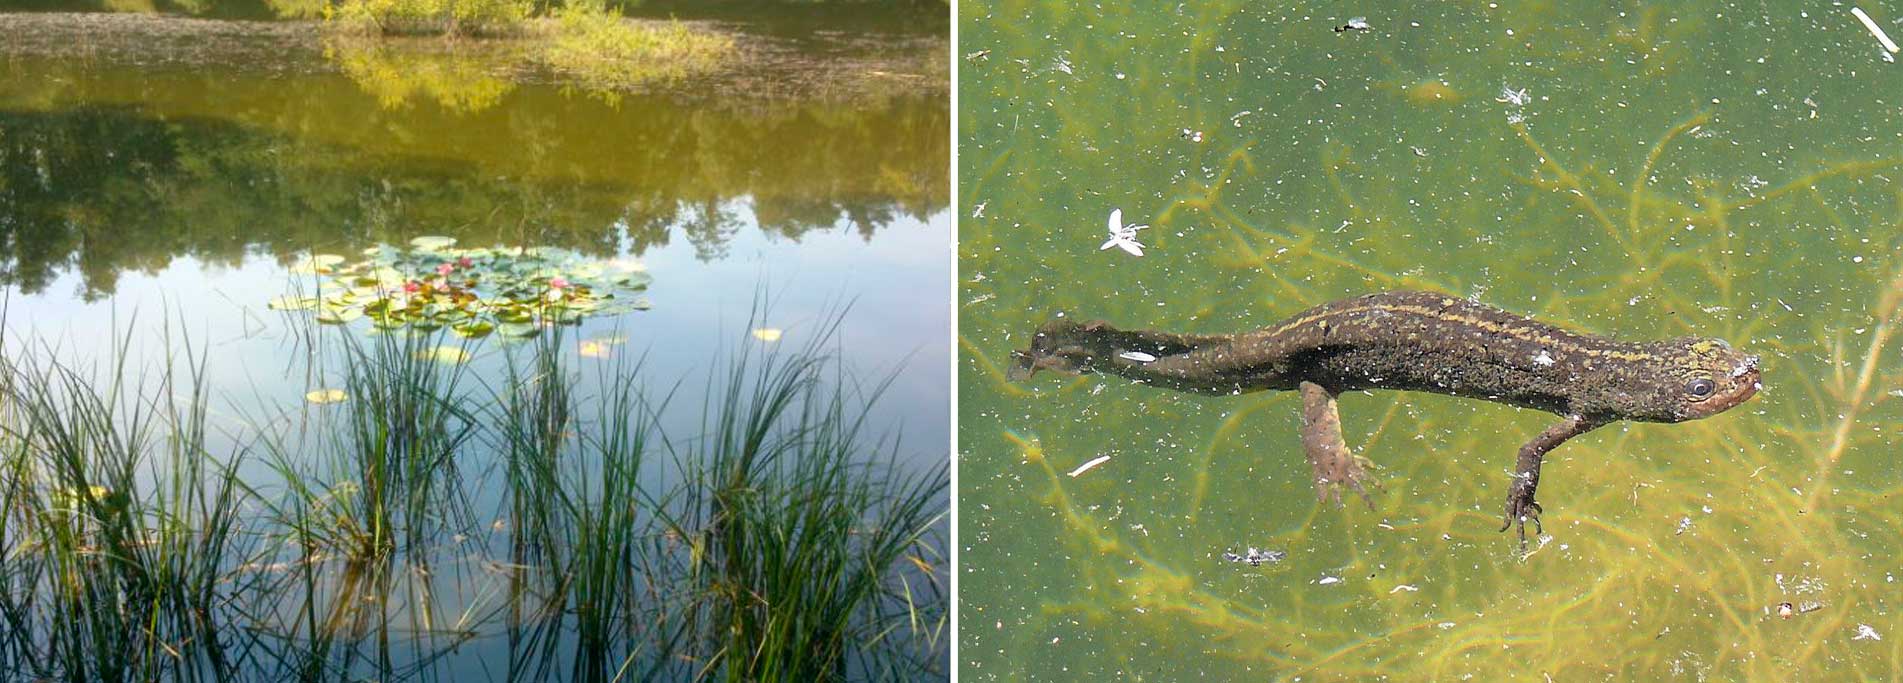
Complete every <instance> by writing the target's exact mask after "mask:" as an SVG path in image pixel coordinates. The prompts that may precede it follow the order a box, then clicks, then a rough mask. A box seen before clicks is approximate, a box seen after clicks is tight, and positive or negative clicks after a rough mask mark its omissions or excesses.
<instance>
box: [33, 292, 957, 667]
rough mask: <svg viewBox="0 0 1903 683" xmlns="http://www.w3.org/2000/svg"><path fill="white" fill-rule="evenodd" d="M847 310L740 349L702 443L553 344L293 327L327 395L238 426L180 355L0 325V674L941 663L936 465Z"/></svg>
mask: <svg viewBox="0 0 1903 683" xmlns="http://www.w3.org/2000/svg"><path fill="white" fill-rule="evenodd" d="M285 315H287V316H291V317H299V316H300V314H295V313H286V314H285ZM838 320H839V319H838V318H837V317H834V318H832V319H831V320H830V321H829V322H827V323H825V327H824V329H822V330H820V334H816V335H815V339H816V341H814V342H812V343H810V344H809V345H807V346H804V347H800V348H792V349H781V348H778V347H768V348H767V349H766V350H762V349H759V348H756V347H754V346H752V345H740V346H738V347H737V348H735V349H733V350H730V351H728V352H726V353H725V354H724V355H722V357H723V358H724V359H725V360H723V361H717V362H716V364H715V365H714V366H713V369H712V370H709V371H708V372H707V373H706V375H705V381H706V383H707V393H706V396H707V398H706V400H705V403H704V404H702V405H700V406H698V408H699V410H700V411H701V412H700V415H701V419H700V430H699V433H697V434H692V435H687V434H678V433H666V432H664V430H662V429H661V428H660V426H659V425H660V424H661V420H660V419H659V418H660V416H661V415H662V414H664V413H665V412H667V411H668V410H669V406H668V404H669V400H670V398H671V397H673V396H674V391H673V390H671V389H668V388H667V386H668V384H667V383H666V382H664V381H662V382H658V383H657V382H656V381H654V380H652V379H650V377H651V376H652V375H653V373H652V372H651V371H650V370H649V369H644V368H641V367H640V363H639V362H638V361H635V362H626V361H616V362H614V363H611V364H608V365H602V366H597V367H599V368H601V369H600V370H598V376H597V377H595V378H594V379H595V380H597V381H596V382H594V383H593V384H589V383H587V382H584V381H583V380H584V377H583V373H582V372H580V371H579V370H578V369H577V367H576V365H575V360H574V358H575V354H574V353H572V352H571V351H572V349H570V348H569V347H571V346H574V344H573V343H572V342H571V343H565V342H564V341H563V339H562V335H561V334H559V330H560V327H556V328H552V329H553V330H555V332H552V333H550V334H545V335H542V336H540V337H538V338H536V339H535V340H533V341H530V342H527V343H522V344H516V345H504V346H497V347H496V348H494V349H488V350H489V351H493V352H494V353H493V354H492V355H497V356H501V357H502V358H503V361H504V362H503V363H502V364H501V367H500V368H495V367H494V364H489V366H488V370H489V371H488V372H478V371H476V370H473V369H471V368H472V367H474V366H473V365H470V364H466V363H462V362H456V363H447V362H443V361H442V359H441V354H437V353H429V352H428V351H429V350H430V349H432V348H433V347H436V346H437V345H440V344H461V345H463V348H465V349H466V350H470V351H473V350H475V347H477V346H480V345H483V344H486V343H490V342H492V341H493V340H483V341H475V340H470V341H462V342H458V341H456V340H455V339H454V338H453V337H450V336H448V335H447V334H445V333H442V332H438V333H434V334H424V333H417V332H411V333H404V334H382V335H372V336H364V335H363V334H361V333H360V331H354V330H351V329H349V328H345V327H334V326H319V325H314V324H309V323H308V322H305V323H294V324H296V325H299V326H300V327H298V328H297V329H299V330H300V331H299V332H298V333H297V334H296V335H295V340H296V341H294V342H292V343H293V344H294V345H297V346H301V347H305V348H304V349H300V351H304V350H308V353H299V355H300V356H302V357H306V358H308V359H310V360H309V361H308V363H310V365H311V367H310V369H309V370H310V372H309V374H310V375H311V376H313V377H326V376H330V377H335V378H337V379H338V380H339V381H340V384H338V387H340V388H337V389H327V390H322V391H321V393H320V392H313V395H320V396H323V398H322V400H317V399H310V402H309V403H308V404H304V405H298V406H277V405H256V406H249V407H243V406H241V407H239V414H241V415H242V423H243V424H244V425H246V426H245V427H244V428H243V429H241V430H239V433H237V434H225V433H223V431H224V430H223V428H220V427H216V426H213V425H214V423H222V422H224V420H225V419H226V418H227V417H229V416H228V415H227V414H225V413H222V412H221V411H219V410H216V409H214V408H213V407H212V403H213V398H214V396H216V395H217V393H216V392H217V389H216V388H214V387H210V386H207V384H206V382H204V381H203V380H202V377H203V374H204V362H205V358H206V353H205V350H204V349H203V348H200V347H195V346H193V345H192V344H191V343H190V342H185V341H178V340H177V339H176V338H173V337H168V340H169V341H168V342H167V345H168V349H169V350H170V351H172V352H173V353H168V354H167V357H169V358H172V359H173V360H170V361H166V362H165V364H164V365H163V366H162V367H156V368H138V367H132V366H131V365H132V364H131V363H129V362H128V361H127V356H128V354H127V351H126V350H125V349H126V348H129V347H130V345H131V343H132V339H131V337H130V336H129V335H128V336H126V337H123V338H122V339H121V345H120V350H119V351H117V354H118V355H117V357H116V358H108V359H105V360H104V363H103V365H100V366H96V367H95V366H90V365H88V366H84V367H81V366H78V365H75V364H73V363H71V362H69V361H62V360H53V359H52V357H53V356H54V355H55V354H54V353H53V352H54V351H56V349H52V348H46V347H41V346H35V344H39V343H41V342H35V341H33V340H31V339H20V338H5V339H0V348H3V349H4V350H5V351H6V353H5V354H4V356H0V670H5V671H9V672H12V673H11V675H9V676H0V679H7V680H12V679H14V678H24V679H26V680H101V681H114V680H227V679H232V678H234V677H236V678H245V679H258V680H265V679H272V678H280V677H282V678H287V679H297V680H318V679H324V680H328V679H340V678H341V679H352V680H362V679H366V678H373V679H378V680H409V679H417V678H430V677H433V676H441V675H450V676H451V677H452V678H460V677H462V675H473V674H471V672H486V673H485V674H484V675H486V676H488V677H489V678H492V679H494V678H502V679H507V680H549V679H562V680H595V681H606V680H648V679H651V678H654V677H657V676H659V677H666V678H671V679H680V680H689V679H692V680H891V679H894V678H915V677H917V676H920V675H930V676H942V675H944V672H945V670H946V669H945V667H946V661H945V654H946V653H945V647H946V645H947V641H946V636H947V635H948V634H949V631H948V629H947V625H948V612H947V610H948V603H949V593H948V585H947V581H948V578H949V577H948V575H947V569H946V563H945V560H946V558H944V557H942V556H940V554H941V553H942V551H943V548H944V547H945V542H946V539H945V538H944V534H945V529H946V519H945V514H946V505H947V498H946V495H947V487H948V484H949V481H948V469H947V466H945V465H942V464H941V465H938V466H935V467H930V468H927V469H925V470H924V471H917V472H913V471H907V468H901V467H898V466H897V465H896V459H895V458H896V455H897V441H896V435H892V434H881V433H877V430H876V429H875V426H874V425H872V424H868V422H867V420H866V414H867V413H866V409H867V408H868V407H869V406H870V405H872V404H873V403H874V402H876V401H877V400H878V398H879V395H880V393H881V390H882V388H883V384H880V383H873V384H871V385H865V384H860V383H858V382H855V381H853V380H851V379H850V375H849V373H847V372H846V371H845V370H844V369H843V368H841V367H840V365H839V363H838V361H837V359H836V358H834V356H833V353H832V352H830V351H828V350H827V345H829V344H830V343H831V342H829V341H827V340H828V339H830V338H831V337H832V336H833V332H834V331H836V329H837V323H838ZM326 366H328V367H326ZM497 375H499V376H497ZM682 381H688V380H682ZM584 386H588V387H599V388H597V389H590V390H586V391H584V390H583V389H582V387H584ZM676 388H678V385H676ZM693 408H694V407H689V409H690V410H691V409H693ZM676 409H678V408H676ZM214 417H217V418H218V419H217V420H214V419H212V418H214ZM657 473H666V474H657ZM457 672H462V674H461V675H459V674H457Z"/></svg>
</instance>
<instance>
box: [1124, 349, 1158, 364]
mask: <svg viewBox="0 0 1903 683" xmlns="http://www.w3.org/2000/svg"><path fill="white" fill-rule="evenodd" d="M1117 357H1118V358H1122V359H1124V360H1131V361H1136V362H1138V363H1152V362H1155V361H1156V356H1152V355H1150V354H1147V353H1144V352H1142V351H1125V352H1123V353H1119V354H1117Z"/></svg>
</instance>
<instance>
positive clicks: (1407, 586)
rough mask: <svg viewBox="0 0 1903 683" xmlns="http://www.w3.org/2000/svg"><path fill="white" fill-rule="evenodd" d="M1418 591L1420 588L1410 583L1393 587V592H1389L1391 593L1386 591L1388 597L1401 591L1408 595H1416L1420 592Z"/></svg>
mask: <svg viewBox="0 0 1903 683" xmlns="http://www.w3.org/2000/svg"><path fill="white" fill-rule="evenodd" d="M1420 590H1421V587H1420V586H1416V585H1414V584H1411V583H1404V584H1401V585H1399V586H1395V587H1394V590H1391V591H1388V595H1393V594H1395V593H1399V592H1401V591H1407V592H1409V593H1418V592H1420Z"/></svg>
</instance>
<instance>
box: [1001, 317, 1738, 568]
mask: <svg viewBox="0 0 1903 683" xmlns="http://www.w3.org/2000/svg"><path fill="white" fill-rule="evenodd" d="M1152 358H1153V360H1152ZM1038 370H1056V371H1060V372H1065V373H1091V372H1096V373H1108V374H1115V375H1120V376H1123V377H1126V378H1129V379H1132V380H1135V381H1138V382H1142V383H1145V384H1150V385H1154V386H1160V387H1165V388H1169V389H1175V390H1178V391H1187V392H1193V393H1199V394H1213V395H1225V394H1240V393H1246V392H1253V391H1267V390H1295V391H1300V392H1302V396H1303V402H1304V416H1305V418H1304V423H1303V424H1304V427H1303V432H1304V433H1303V441H1304V443H1305V444H1306V445H1307V450H1308V454H1309V460H1310V462H1311V464H1313V465H1314V467H1315V472H1316V479H1317V486H1318V490H1319V491H1320V492H1321V493H1322V494H1323V495H1324V496H1327V495H1329V494H1330V493H1334V494H1335V495H1337V496H1338V495H1339V493H1338V490H1336V489H1334V488H1333V487H1332V485H1343V484H1345V485H1347V486H1350V487H1352V488H1354V489H1355V490H1356V491H1358V492H1363V497H1364V498H1365V497H1366V494H1365V492H1364V489H1363V488H1362V482H1364V481H1368V479H1367V477H1366V474H1365V473H1364V472H1363V471H1362V470H1361V468H1360V467H1359V466H1358V465H1357V464H1356V462H1355V460H1354V459H1353V456H1352V455H1351V454H1349V453H1348V452H1347V448H1346V447H1345V445H1342V438H1341V436H1340V426H1339V421H1338V420H1335V419H1333V417H1332V416H1333V415H1334V414H1335V405H1334V402H1335V401H1334V397H1335V395H1337V394H1340V393H1341V392H1344V391H1354V390H1361V389H1392V390H1400V391H1427V392H1433V393H1437V394H1447V395H1451V396H1460V397H1465V398H1476V399H1483V400H1488V401H1495V402H1499V403H1505V404H1509V405H1515V406H1521V407H1526V408H1535V409H1538V410H1543V411H1547V412H1551V413H1554V414H1557V415H1560V416H1562V418H1563V419H1562V420H1561V421H1560V422H1559V423H1558V424H1555V425H1553V426H1552V427H1551V428H1549V429H1547V430H1546V431H1545V432H1544V433H1542V434H1540V435H1539V436H1538V437H1535V438H1534V439H1533V440H1532V441H1530V442H1528V443H1527V444H1526V445H1525V446H1523V447H1522V448H1521V449H1520V454H1519V455H1520V457H1519V463H1518V465H1519V466H1518V468H1517V472H1518V476H1517V478H1516V481H1515V482H1514V485H1513V487H1512V488H1513V490H1512V491H1511V492H1510V493H1509V495H1508V500H1507V510H1506V519H1505V522H1506V525H1505V526H1503V527H1502V530H1504V529H1505V528H1507V526H1511V525H1513V524H1514V523H1516V522H1517V523H1519V524H1520V527H1521V528H1520V536H1521V543H1522V545H1524V543H1525V519H1526V518H1527V517H1529V516H1530V517H1532V518H1533V521H1534V524H1535V527H1536V528H1537V527H1538V524H1539V518H1538V512H1539V510H1540V508H1539V505H1538V504H1537V503H1535V502H1534V501H1533V492H1534V489H1536V488H1537V486H1538V481H1539V466H1540V461H1541V458H1542V456H1543V455H1544V454H1545V453H1546V452H1547V451H1549V450H1552V449H1553V448H1554V447H1556V446H1558V445H1559V444H1561V443H1563V442H1565V441H1566V440H1567V439H1569V438H1572V437H1574V436H1577V435H1579V434H1583V433H1586V432H1588V431H1591V430H1592V429H1594V428H1597V427H1599V426H1601V425H1605V424H1607V423H1610V422H1614V421H1618V420H1638V421H1645V422H1683V421H1685V420H1693V419H1698V418H1702V417H1708V416H1711V415H1716V414H1718V413H1721V412H1724V411H1725V410H1728V409H1730V408H1732V407H1734V406H1736V405H1738V404H1740V403H1743V402H1744V401H1746V400H1747V399H1750V398H1751V396H1752V395H1753V394H1755V393H1756V392H1757V390H1758V388H1759V387H1760V384H1759V382H1760V377H1759V370H1758V358H1757V357H1756V356H1751V355H1747V354H1744V353H1742V352H1739V351H1737V350H1735V349H1733V348H1731V346H1730V345H1728V344H1726V343H1725V342H1723V341H1721V340H1717V339H1701V338H1694V337H1685V338H1678V339H1669V340H1665V341H1656V342H1624V341H1618V340H1614V339H1608V338H1605V337H1599V336H1594V335H1589V334H1581V333H1577V332H1572V331H1569V330H1566V329H1562V328H1560V327H1557V326H1554V325H1550V324H1547V323H1543V322H1540V321H1537V320H1534V319H1532V318H1528V317H1526V316H1523V315H1519V314H1515V313H1510V312H1507V311H1503V310H1501V309H1498V308H1494V307H1492V306H1487V305H1485V304H1480V303H1476V302H1473V301H1469V300H1467V299H1464V298H1461V297H1454V296H1448V295H1444V294H1436V293H1432V292H1408V291H1397V292H1383V293H1379V294H1368V295H1365V296H1360V297H1355V298H1352V299H1343V300H1341V301H1335V302H1331V303H1326V304H1322V305H1320V306H1316V307H1314V308H1311V309H1309V310H1307V311H1304V312H1302V313H1299V314H1297V315H1295V316H1294V317H1292V318H1289V319H1288V320H1285V321H1282V322H1280V323H1277V324H1275V325H1271V326H1269V327H1265V328H1262V329H1258V330H1254V331H1250V332H1242V333H1239V334H1231V335H1184V334H1174V333H1168V332H1157V331H1150V330H1119V329H1116V328H1113V327H1111V326H1109V325H1108V324H1105V323H1103V322H1091V323H1083V324H1079V323H1075V322H1071V321H1068V320H1062V319H1059V320H1053V321H1051V322H1050V323H1047V324H1046V325H1044V327H1043V328H1041V329H1039V330H1038V332H1037V335H1036V337H1035V338H1034V339H1033V340H1032V342H1031V347H1030V348H1029V349H1028V350H1025V351H1021V352H1018V354H1017V365H1016V367H1015V368H1014V374H1016V375H1017V376H1019V377H1021V378H1028V377H1029V376H1030V375H1031V374H1033V373H1035V372H1036V371H1038Z"/></svg>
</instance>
